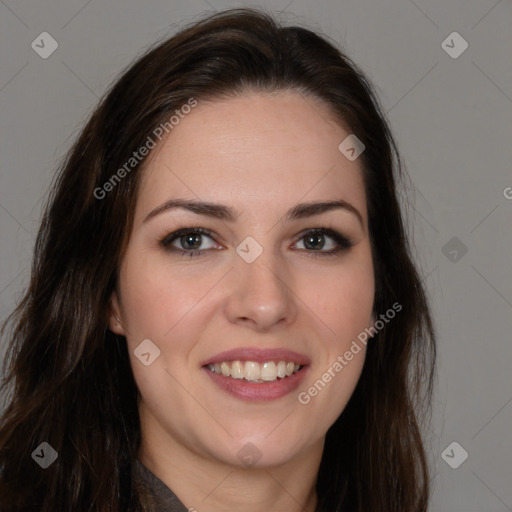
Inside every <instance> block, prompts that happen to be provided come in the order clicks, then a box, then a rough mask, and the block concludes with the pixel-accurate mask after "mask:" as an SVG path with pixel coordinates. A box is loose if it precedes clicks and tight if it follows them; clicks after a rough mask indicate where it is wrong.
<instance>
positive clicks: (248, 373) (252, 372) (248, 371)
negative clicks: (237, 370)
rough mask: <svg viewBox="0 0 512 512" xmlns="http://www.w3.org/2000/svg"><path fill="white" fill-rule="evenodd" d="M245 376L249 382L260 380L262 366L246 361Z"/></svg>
mask: <svg viewBox="0 0 512 512" xmlns="http://www.w3.org/2000/svg"><path fill="white" fill-rule="evenodd" d="M244 374H245V375H244V376H245V378H246V379H247V380H258V379H259V378H260V365H259V364H258V363H255V362H254V361H246V362H245V366H244Z"/></svg>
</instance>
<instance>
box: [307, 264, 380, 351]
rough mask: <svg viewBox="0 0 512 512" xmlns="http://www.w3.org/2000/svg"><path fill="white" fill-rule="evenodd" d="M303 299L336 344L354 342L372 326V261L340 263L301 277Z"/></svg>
mask: <svg viewBox="0 0 512 512" xmlns="http://www.w3.org/2000/svg"><path fill="white" fill-rule="evenodd" d="M299 288H300V289H301V292H300V296H301V297H302V296H304V297H307V299H305V300H304V302H305V303H306V304H307V305H308V306H309V307H310V309H311V310H312V311H313V312H314V313H315V315H316V317H317V318H318V320H319V322H320V323H321V324H323V327H324V329H323V331H325V332H326V333H327V336H328V338H329V339H330V340H332V341H334V342H335V343H336V344H337V345H339V346H340V344H341V345H343V344H344V343H345V342H346V341H347V340H351V339H353V338H354V337H355V336H357V334H358V333H359V332H361V330H363V329H364V328H365V327H368V326H369V325H370V323H371V315H372V309H373V301H374V294H375V283H374V277H373V267H372V265H371V260H369V261H367V262H366V263H361V262H360V261H359V262H358V261H357V260H355V258H354V260H353V261H351V262H348V261H347V262H345V264H343V263H341V264H340V265H339V266H337V267H333V268H332V269H330V270H323V271H322V272H317V273H316V274H315V276H314V279H311V278H310V277H309V278H305V277H303V278H301V283H300V285H299Z"/></svg>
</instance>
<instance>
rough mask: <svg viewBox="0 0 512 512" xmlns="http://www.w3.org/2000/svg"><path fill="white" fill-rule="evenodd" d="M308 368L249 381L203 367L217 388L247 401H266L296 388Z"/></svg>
mask: <svg viewBox="0 0 512 512" xmlns="http://www.w3.org/2000/svg"><path fill="white" fill-rule="evenodd" d="M308 368H309V366H304V367H303V368H302V369H301V370H299V371H298V372H297V373H294V374H292V375H290V376H289V377H285V378H284V379H277V380H275V381H273V382H249V381H247V380H245V379H234V378H233V377H225V376H224V375H222V374H220V373H215V372H212V371H211V370H209V369H208V368H204V367H203V370H204V371H205V372H206V373H207V374H208V376H209V377H210V379H212V380H213V382H214V383H215V384H217V386H219V388H221V389H223V390H224V391H226V392H227V393H229V394H230V395H232V396H234V397H236V398H240V399H241V400H246V401H248V402H267V401H269V400H277V399H278V398H281V397H283V396H285V395H287V394H288V393H291V392H292V391H294V390H295V389H297V388H298V387H299V385H300V383H301V382H302V381H303V379H304V377H305V376H306V373H307V371H308Z"/></svg>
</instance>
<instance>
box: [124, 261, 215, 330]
mask: <svg viewBox="0 0 512 512" xmlns="http://www.w3.org/2000/svg"><path fill="white" fill-rule="evenodd" d="M214 277H215V276H211V275H210V273H207V274H203V275H199V276H198V275H196V274H192V273H191V272H190V271H189V270H188V269H184V268H183V267H182V268H176V267H172V266H170V265H169V264H168V263H167V262H166V261H165V260H163V259H162V258H151V259H150V258H144V257H143V256H141V257H132V258H130V259H127V261H126V262H125V264H124V266H123V267H122V269H121V282H122V283H125V286H124V288H122V289H121V297H122V299H123V308H124V310H125V311H126V312H127V315H126V316H127V317H129V318H130V325H129V326H128V330H129V334H130V335H132V337H140V336H143V337H151V336H154V337H155V338H159V339H162V340H165V338H166V337H168V336H169V335H170V332H171V331H172V330H174V328H175V326H178V325H179V324H180V323H181V322H182V320H183V319H184V318H186V317H187V315H188V314H189V312H192V311H193V309H194V308H195V307H196V306H197V305H198V304H199V303H200V301H201V299H202V298H203V297H204V295H205V294H206V292H207V291H208V290H209V289H210V288H211V287H212V286H213V285H214V284H215V279H214Z"/></svg>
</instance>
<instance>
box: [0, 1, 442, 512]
mask: <svg viewBox="0 0 512 512" xmlns="http://www.w3.org/2000/svg"><path fill="white" fill-rule="evenodd" d="M400 177H401V171H400V166H399V158H398V154H397V151H396V148H395V144H394V142H393V138H392V136H391V134H390V131H389V129H388V126H387V124H386V122H385V120H384V116H383V114H382V111H381V110H380V108H379V106H378V103H377V101H376V99H375V94H374V93H373V91H372V88H371V86H370V85H369V84H368V82H367V81H366V80H365V78H364V77H363V75H362V74H361V73H360V71H358V69H357V67H356V66H355V65H354V64H353V63H352V62H351V61H350V60H349V59H348V58H347V57H346V56H344V55H343V54H341V53H340V52H339V51H338V50H337V49H335V48H334V47H333V46H332V45H331V44H330V43H329V42H328V41H326V40H325V39H324V38H322V37H320V36H319V35H316V34H314V33H312V32H310V31H308V30H306V29H304V28H297V27H290V28H283V27H281V26H280V25H279V24H277V22H276V21H275V20H273V19H272V18H271V17H269V16H268V15H266V14H263V13H261V12H257V11H253V10H246V9H240V10H231V11H226V12H224V13H220V14H216V15H214V16H211V17H209V18H207V19H205V20H203V21H201V22H199V23H196V24H195V25H193V26H191V27H189V28H187V29H185V30H182V31H181V32H180V33H178V34H177V35H175V36H173V37H172V38H170V39H169V40H167V41H165V42H163V43H162V44H159V45H158V46H156V47H155V48H153V49H151V50H150V51H149V52H147V53H146V54H145V55H144V56H143V57H141V58H140V59H139V60H138V61H137V62H136V63H135V64H134V65H133V66H132V67H130V69H128V70H127V71H126V72H125V73H124V74H123V76H122V77H121V78H120V79H119V80H118V81H117V83H116V84H115V85H114V86H113V87H112V89H111V90H110V91H109V93H108V94H107V95H106V96H105V97H104V98H103V100H102V101H101V103H100V105H99V106H98V108H97V109H96V110H95V112H94V113H93V114H92V116H91V118H90V120H89V122H88V123H87V125H86V127H85V128H84V130H83V132H82V134H81V135H80V137H79V139H78V140H77V142H76V144H75V146H74V147H73V148H72V150H71V151H70V153H69V155H68V158H67V159H66V161H65V163H64V165H63V166H62V169H61V172H60V174H59V175H58V180H57V181H56V183H55V185H54V187H53V189H52V194H51V197H50V198H49V202H48V206H47V209H46V211H45V214H44V217H43V221H42V226H41V229H40V232H39V235H38V238H37V243H36V247H35V257H34V264H33V269H32V279H31V283H30V286H29V289H28V291H27V293H26V295H25V297H24V299H23V301H22V303H21V304H20V305H19V307H18V308H17V310H16V311H15V313H14V314H13V316H12V317H11V319H10V320H11V324H12V329H11V338H10V346H9V347H10V352H9V355H10V357H9V358H8V359H7V360H6V370H7V373H6V375H7V377H6V380H5V383H4V389H3V391H5V392H6V391H7V390H9V391H11V392H12V394H11V395H10V396H9V401H8V403H7V407H6V410H5V412H4V415H3V418H2V422H1V427H0V468H1V475H0V508H1V510H2V511H22V510H23V511H26V510H38V511H50V510H51V511H55V510H59V511H60V510H84V511H85V510H91V511H93V510H94V511H104V510H105V511H106V510H109V511H127V510H129V511H138V510H181V511H183V510H187V509H189V510H197V511H199V512H208V511H214V510H215V511H223V510H235V509H239V510H244V511H253V510H258V511H261V510H269V511H271V510H275V511H278V510H285V509H286V510H288V511H295V510H296V511H299V510H301V511H302V510H304V511H318V512H320V511H322V512H333V511H360V512H362V511H386V512H395V511H396V512H398V511H400V512H404V511H408V512H420V511H426V510H427V504H428V495H429V485H428V483H429V476H428V468H427V462H426V455H425V448H424V446H423V442H422V438H421V429H420V426H421V423H420V420H421V418H422V417H423V416H422V412H424V411H425V410H426V408H424V407H422V406H428V403H429V398H430V393H431V387H432V376H433V368H434V358H435V343H434V337H435V336H434V329H433V323H432V320H431V316H430V312H429V307H428V303H427V300H426V297H425V293H424V289H423V287H422V284H421V281H420V278H419V276H418V273H417V270H416V269H415V266H414V264H413V263H412V261H411V257H410V250H409V246H408V241H407V238H406V234H405V230H404V223H403V219H402V214H401V212H400V208H399V204H398V201H397V192H396V182H397V179H398V178H400Z"/></svg>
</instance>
